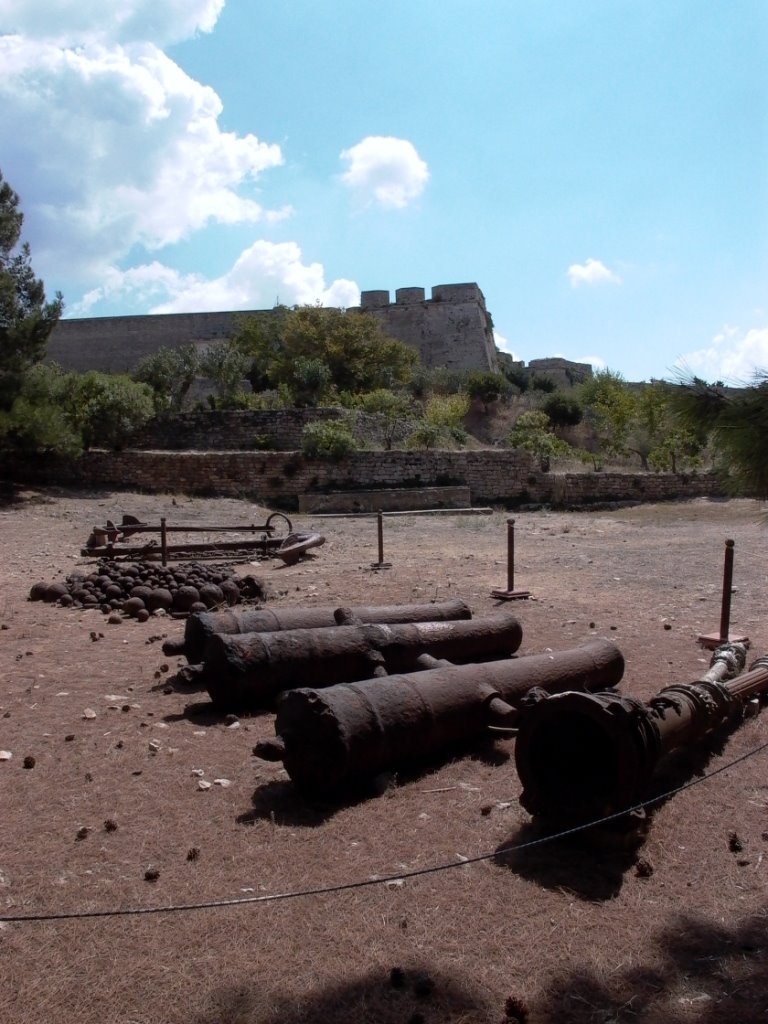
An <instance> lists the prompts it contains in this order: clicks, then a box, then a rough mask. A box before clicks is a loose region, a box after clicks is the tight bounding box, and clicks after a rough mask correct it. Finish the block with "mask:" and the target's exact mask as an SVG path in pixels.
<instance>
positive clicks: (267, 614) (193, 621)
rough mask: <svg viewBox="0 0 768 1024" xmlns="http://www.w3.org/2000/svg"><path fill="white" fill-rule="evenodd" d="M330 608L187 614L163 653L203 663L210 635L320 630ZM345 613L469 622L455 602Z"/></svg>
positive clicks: (328, 622)
mask: <svg viewBox="0 0 768 1024" xmlns="http://www.w3.org/2000/svg"><path fill="white" fill-rule="evenodd" d="M340 611H341V609H339V608H334V607H323V608H275V609H272V608H227V609H223V610H222V611H217V612H201V613H199V614H197V615H190V617H189V618H188V619H187V621H186V624H185V626H184V639H183V640H182V641H181V642H180V643H179V642H176V641H172V640H170V641H166V643H164V644H163V652H164V653H165V654H167V655H174V654H183V655H185V656H186V658H187V660H188V661H189V662H190V664H193V665H194V664H196V663H197V662H200V661H202V660H203V653H204V651H205V645H206V642H207V640H208V638H209V637H210V636H212V635H213V634H214V633H225V634H230V635H233V634H238V633H267V632H269V633H275V632H278V631H280V630H284V629H323V628H326V627H330V626H336V625H338V621H337V618H336V614H337V612H340ZM348 611H349V612H350V613H351V614H352V616H353V617H354V618H355V619H357V620H358V621H359V622H451V621H457V620H460V619H471V618H472V612H471V611H470V609H469V606H468V605H467V604H466V603H465V602H464V601H460V600H458V599H454V600H451V601H436V602H434V603H432V604H429V603H422V604H394V605H378V606H377V605H367V606H364V607H359V608H350V609H348Z"/></svg>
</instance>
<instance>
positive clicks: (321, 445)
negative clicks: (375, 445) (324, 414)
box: [301, 420, 357, 462]
mask: <svg viewBox="0 0 768 1024" xmlns="http://www.w3.org/2000/svg"><path fill="white" fill-rule="evenodd" d="M301 450H302V452H303V453H304V455H305V456H306V458H308V459H329V460H330V461H331V462H338V461H339V460H340V459H343V458H345V456H347V455H349V453H350V452H353V451H356V450H357V442H356V441H355V439H354V437H353V435H352V431H351V430H350V429H349V426H348V425H347V424H346V423H344V422H343V421H340V420H320V421H318V422H316V423H308V424H307V425H306V426H305V427H304V429H303V430H302V432H301Z"/></svg>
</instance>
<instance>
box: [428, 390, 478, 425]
mask: <svg viewBox="0 0 768 1024" xmlns="http://www.w3.org/2000/svg"><path fill="white" fill-rule="evenodd" d="M468 412H469V397H468V396H467V395H461V394H459V395H433V396H432V397H431V398H430V399H429V400H428V402H427V404H426V406H425V408H424V419H425V420H426V422H427V423H429V424H431V425H432V426H434V427H442V428H445V429H446V430H449V431H452V430H456V429H460V428H461V427H462V426H463V423H464V417H465V416H466V415H467V413H468Z"/></svg>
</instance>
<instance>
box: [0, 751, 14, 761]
mask: <svg viewBox="0 0 768 1024" xmlns="http://www.w3.org/2000/svg"><path fill="white" fill-rule="evenodd" d="M12 757H13V754H12V753H11V752H10V750H0V761H10V760H11V758H12Z"/></svg>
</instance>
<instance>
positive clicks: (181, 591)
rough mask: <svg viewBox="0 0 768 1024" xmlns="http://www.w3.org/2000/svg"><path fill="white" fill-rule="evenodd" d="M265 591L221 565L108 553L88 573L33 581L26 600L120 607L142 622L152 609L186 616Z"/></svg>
mask: <svg viewBox="0 0 768 1024" xmlns="http://www.w3.org/2000/svg"><path fill="white" fill-rule="evenodd" d="M265 596H266V595H265V592H264V587H263V584H262V583H261V581H260V580H258V579H256V578H255V577H254V576H239V577H236V576H233V575H232V572H231V570H230V569H229V568H227V567H226V566H223V565H202V564H200V563H199V562H190V563H188V564H186V565H184V566H180V565H176V566H160V565H157V564H156V563H153V562H133V563H126V562H116V561H113V560H111V559H107V558H102V559H101V560H100V561H99V563H98V565H97V566H96V569H95V570H94V571H93V572H91V573H88V574H87V575H86V574H84V573H80V572H73V573H70V575H69V576H67V578H66V579H65V580H63V581H62V582H59V583H35V585H34V586H33V587H32V589H31V590H30V592H29V599H30V601H47V602H48V603H51V604H53V603H57V604H60V605H63V606H65V607H72V608H98V609H100V610H101V611H102V612H104V613H105V614H110V613H114V612H122V613H123V614H124V615H127V616H130V617H131V618H136V619H138V620H139V622H146V620H147V619H148V618H149V616H150V615H151V614H152V613H153V612H155V613H156V612H158V611H162V612H164V613H166V614H179V615H186V614H190V613H193V612H204V611H208V610H209V609H211V608H221V607H224V606H225V605H234V604H238V603H240V602H241V601H259V600H263V599H264V597H265Z"/></svg>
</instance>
